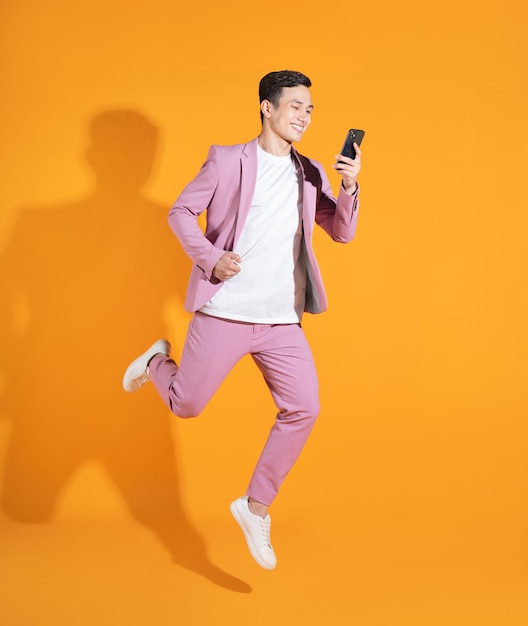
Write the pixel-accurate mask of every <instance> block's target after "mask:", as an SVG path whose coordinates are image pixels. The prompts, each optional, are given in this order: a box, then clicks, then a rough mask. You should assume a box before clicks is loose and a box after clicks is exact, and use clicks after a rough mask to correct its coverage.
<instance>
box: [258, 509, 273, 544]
mask: <svg viewBox="0 0 528 626" xmlns="http://www.w3.org/2000/svg"><path fill="white" fill-rule="evenodd" d="M259 524H260V532H261V533H262V539H263V541H264V544H265V545H267V546H269V547H270V548H271V549H272V550H273V548H272V547H271V539H270V529H271V521H270V520H269V519H268V520H265V519H263V518H262V517H261V518H260V519H259Z"/></svg>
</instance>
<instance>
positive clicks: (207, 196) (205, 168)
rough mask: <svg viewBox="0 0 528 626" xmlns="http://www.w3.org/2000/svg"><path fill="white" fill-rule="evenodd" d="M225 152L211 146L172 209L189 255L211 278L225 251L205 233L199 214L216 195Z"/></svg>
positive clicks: (173, 222)
mask: <svg viewBox="0 0 528 626" xmlns="http://www.w3.org/2000/svg"><path fill="white" fill-rule="evenodd" d="M221 161H222V155H221V151H220V150H219V149H218V146H211V147H210V148H209V154H208V155H207V159H206V161H205V163H204V164H203V165H202V167H201V169H200V171H199V172H198V174H197V175H196V176H195V178H194V179H193V180H192V181H191V182H190V183H189V184H188V185H187V186H186V187H185V188H184V189H183V191H182V192H181V194H180V195H179V197H178V199H177V200H176V202H175V203H174V204H173V206H172V208H171V209H170V211H169V226H170V227H171V229H172V230H173V232H174V234H175V235H176V237H177V238H178V239H179V241H180V243H181V245H182V248H183V249H184V250H185V253H186V254H187V256H189V257H190V259H191V260H192V261H193V262H194V263H195V264H196V265H197V266H198V267H199V268H200V269H201V270H202V271H203V272H204V273H205V275H206V276H207V278H208V279H209V280H211V278H212V277H213V276H212V272H213V269H214V267H215V265H216V264H217V263H218V261H219V260H220V258H221V257H222V256H223V255H224V254H225V250H224V249H221V248H217V247H215V246H214V245H213V244H212V243H211V242H210V241H209V239H207V237H206V236H205V235H204V233H203V231H202V229H201V228H200V225H199V224H198V217H199V216H200V215H201V214H202V213H203V212H204V211H205V210H206V209H207V208H208V207H209V205H210V203H211V200H212V199H213V196H214V194H215V191H216V188H217V185H218V179H219V175H220V169H221Z"/></svg>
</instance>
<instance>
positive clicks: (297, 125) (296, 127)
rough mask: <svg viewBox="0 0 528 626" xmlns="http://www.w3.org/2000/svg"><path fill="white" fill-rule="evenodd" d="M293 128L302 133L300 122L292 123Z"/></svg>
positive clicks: (302, 128) (302, 127)
mask: <svg viewBox="0 0 528 626" xmlns="http://www.w3.org/2000/svg"><path fill="white" fill-rule="evenodd" d="M292 126H293V129H294V130H296V131H297V132H298V133H302V132H303V130H304V126H301V125H300V124H292Z"/></svg>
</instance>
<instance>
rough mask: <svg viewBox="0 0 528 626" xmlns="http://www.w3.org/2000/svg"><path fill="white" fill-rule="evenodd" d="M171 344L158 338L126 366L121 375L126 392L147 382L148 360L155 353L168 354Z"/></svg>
mask: <svg viewBox="0 0 528 626" xmlns="http://www.w3.org/2000/svg"><path fill="white" fill-rule="evenodd" d="M170 351H171V345H170V343H169V342H168V341H166V340H165V339H159V340H158V341H156V343H154V344H152V345H151V346H150V348H149V349H148V350H147V351H146V352H144V353H143V354H142V355H141V356H138V358H137V359H136V360H135V361H132V363H131V364H130V365H129V366H128V367H127V369H126V372H125V375H124V376H123V389H124V390H125V391H128V392H132V391H137V390H138V389H141V387H142V386H143V385H144V384H145V383H148V381H149V380H150V378H149V375H148V362H149V361H150V359H151V358H152V357H153V356H155V355H156V354H165V355H166V356H169V355H170Z"/></svg>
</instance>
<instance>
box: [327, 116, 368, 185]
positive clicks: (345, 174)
mask: <svg viewBox="0 0 528 626" xmlns="http://www.w3.org/2000/svg"><path fill="white" fill-rule="evenodd" d="M364 136H365V132H364V131H362V130H359V129H354V128H351V129H350V130H349V131H348V134H347V137H346V139H345V143H344V144H343V148H342V150H341V154H338V155H336V157H335V160H336V162H335V163H334V165H333V166H332V167H333V168H334V169H335V170H336V171H337V172H338V174H340V175H341V178H342V179H343V189H344V190H345V193H347V194H349V195H352V194H353V193H354V192H355V191H356V188H357V178H358V175H359V171H360V169H361V150H360V149H359V145H360V143H361V141H362V140H363V137H364Z"/></svg>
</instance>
